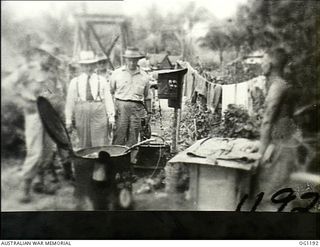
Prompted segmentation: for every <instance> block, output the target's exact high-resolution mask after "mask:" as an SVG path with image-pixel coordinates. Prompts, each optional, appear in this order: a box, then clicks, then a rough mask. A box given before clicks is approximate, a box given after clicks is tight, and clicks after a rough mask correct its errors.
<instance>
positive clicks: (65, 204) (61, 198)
mask: <svg viewBox="0 0 320 247" xmlns="http://www.w3.org/2000/svg"><path fill="white" fill-rule="evenodd" d="M158 104H159V103H158V102H156V109H157V108H158V107H159V105H158ZM161 108H162V117H163V118H162V119H163V122H162V124H163V126H166V127H167V128H170V126H171V120H170V119H171V118H170V113H171V112H172V111H171V110H172V109H170V108H168V107H167V102H166V101H164V102H161ZM151 128H152V132H153V133H156V134H159V135H161V136H163V130H161V129H160V122H159V121H158V120H154V121H152V127H151ZM72 139H74V138H72ZM169 141H170V140H169ZM73 142H74V141H73ZM75 142H76V141H75ZM22 164H23V159H22V158H20V159H2V160H1V210H2V211H69V210H74V206H75V202H74V198H73V191H74V184H73V183H71V182H67V181H65V180H64V179H63V178H62V174H59V173H58V180H59V181H58V182H56V183H50V185H53V186H54V187H56V188H57V190H56V193H55V194H54V195H46V194H38V193H34V192H33V193H32V202H31V203H27V204H23V203H20V202H19V198H20V196H21V195H22V179H21V174H20V173H21V171H20V169H19V168H20V167H21V166H22ZM151 173H152V172H151ZM151 173H149V174H141V173H139V174H135V175H137V177H138V179H137V181H136V182H135V183H134V184H133V201H134V210H188V209H191V206H190V203H188V201H186V200H185V194H184V193H177V194H170V196H168V195H167V194H166V193H165V192H164V188H161V189H158V190H151V191H149V192H143V193H140V192H141V189H142V188H143V186H144V182H145V180H146V179H147V178H148V177H150V175H151ZM47 179H49V180H50V179H52V178H50V177H48V178H47ZM86 208H87V209H88V210H90V209H92V207H91V204H90V202H89V201H88V202H87V207H86Z"/></svg>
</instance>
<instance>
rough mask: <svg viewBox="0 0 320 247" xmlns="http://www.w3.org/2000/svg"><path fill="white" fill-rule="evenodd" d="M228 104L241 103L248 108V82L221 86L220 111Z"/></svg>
mask: <svg viewBox="0 0 320 247" xmlns="http://www.w3.org/2000/svg"><path fill="white" fill-rule="evenodd" d="M229 104H235V105H242V106H244V107H245V108H248V83H247V82H241V83H237V84H230V85H223V86H222V113H223V112H224V111H225V110H226V109H227V108H228V105H229Z"/></svg>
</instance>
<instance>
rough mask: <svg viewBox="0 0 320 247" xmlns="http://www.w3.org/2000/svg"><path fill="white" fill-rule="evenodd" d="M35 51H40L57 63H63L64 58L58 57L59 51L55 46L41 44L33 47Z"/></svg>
mask: <svg viewBox="0 0 320 247" xmlns="http://www.w3.org/2000/svg"><path fill="white" fill-rule="evenodd" d="M33 48H34V50H36V51H41V52H44V53H46V54H48V55H49V56H50V57H52V58H54V59H55V60H57V61H58V62H60V63H61V62H63V60H64V58H63V57H61V56H60V49H59V47H58V46H57V45H55V44H49V43H43V44H41V45H40V46H37V47H33Z"/></svg>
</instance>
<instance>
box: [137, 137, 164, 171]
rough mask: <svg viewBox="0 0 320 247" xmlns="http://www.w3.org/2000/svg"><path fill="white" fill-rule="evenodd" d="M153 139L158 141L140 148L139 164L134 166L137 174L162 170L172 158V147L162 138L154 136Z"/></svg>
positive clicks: (138, 154)
mask: <svg viewBox="0 0 320 247" xmlns="http://www.w3.org/2000/svg"><path fill="white" fill-rule="evenodd" d="M152 137H157V140H156V141H155V142H150V143H148V144H143V145H141V146H139V150H138V153H137V157H136V159H137V162H136V164H135V165H134V169H135V172H136V171H137V170H139V171H145V172H147V171H148V170H149V171H154V170H161V169H163V168H164V167H165V165H166V163H167V161H168V159H169V157H170V145H169V144H168V143H166V142H165V140H164V139H163V138H162V137H160V136H157V135H154V134H153V135H152Z"/></svg>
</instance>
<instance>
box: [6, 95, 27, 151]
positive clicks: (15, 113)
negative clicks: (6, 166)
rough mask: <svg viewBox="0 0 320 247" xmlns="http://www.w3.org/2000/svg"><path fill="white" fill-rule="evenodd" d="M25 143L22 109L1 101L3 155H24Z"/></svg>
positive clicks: (12, 103) (7, 101)
mask: <svg viewBox="0 0 320 247" xmlns="http://www.w3.org/2000/svg"><path fill="white" fill-rule="evenodd" d="M24 143H25V140H24V118H23V114H22V111H21V109H20V108H18V107H17V105H16V104H15V103H14V102H12V101H9V100H4V99H3V100H1V155H3V156H5V157H8V156H14V157H17V156H22V155H24V154H25V148H24V147H25V146H24Z"/></svg>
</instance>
